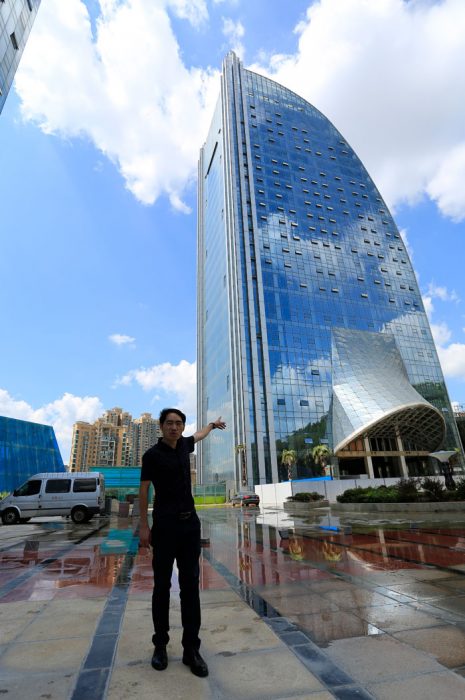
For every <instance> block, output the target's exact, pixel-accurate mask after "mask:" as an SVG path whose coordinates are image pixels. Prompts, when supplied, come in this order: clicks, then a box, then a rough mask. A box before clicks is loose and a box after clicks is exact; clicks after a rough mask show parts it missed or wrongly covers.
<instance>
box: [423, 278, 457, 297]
mask: <svg viewBox="0 0 465 700" xmlns="http://www.w3.org/2000/svg"><path fill="white" fill-rule="evenodd" d="M427 296H429V297H431V298H432V299H434V298H436V299H441V301H460V299H459V296H458V294H457V292H455V291H452V292H450V291H449V290H448V289H447V287H440V286H439V285H437V284H435V283H434V282H430V284H429V287H428V292H427Z"/></svg>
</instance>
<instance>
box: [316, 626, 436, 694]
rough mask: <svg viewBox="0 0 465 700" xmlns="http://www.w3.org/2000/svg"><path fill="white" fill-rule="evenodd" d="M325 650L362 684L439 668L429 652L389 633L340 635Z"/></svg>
mask: <svg viewBox="0 0 465 700" xmlns="http://www.w3.org/2000/svg"><path fill="white" fill-rule="evenodd" d="M325 651H326V653H327V654H328V655H329V656H330V658H331V659H332V660H333V662H334V663H335V664H336V665H337V666H339V667H340V668H342V669H344V670H345V671H346V672H347V673H348V674H349V675H350V676H352V678H354V680H356V681H358V682H359V683H362V684H365V683H367V682H373V681H381V680H392V679H396V678H398V677H399V676H402V675H408V674H410V675H413V674H416V673H425V672H430V673H431V672H438V671H440V670H441V669H442V667H441V666H440V665H439V664H438V662H437V661H435V659H433V658H432V657H431V656H428V655H427V654H425V653H423V652H420V651H417V650H416V649H411V648H410V647H409V646H408V645H407V644H402V643H400V642H399V640H396V639H393V638H392V637H390V636H389V635H375V636H371V637H362V638H359V639H342V640H338V641H335V642H333V643H331V644H330V645H329V646H328V647H327V648H326V650H325ZM398 697H402V696H398ZM405 697H406V696H405Z"/></svg>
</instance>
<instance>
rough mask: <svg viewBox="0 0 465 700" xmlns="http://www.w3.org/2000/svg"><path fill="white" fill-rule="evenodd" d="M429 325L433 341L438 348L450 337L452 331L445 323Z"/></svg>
mask: <svg viewBox="0 0 465 700" xmlns="http://www.w3.org/2000/svg"><path fill="white" fill-rule="evenodd" d="M430 326H431V333H432V334H433V338H434V342H435V343H436V346H437V347H438V348H439V347H442V346H443V345H445V344H446V343H448V342H449V340H450V339H451V338H452V333H451V330H450V328H449V326H448V325H447V323H431V324H430Z"/></svg>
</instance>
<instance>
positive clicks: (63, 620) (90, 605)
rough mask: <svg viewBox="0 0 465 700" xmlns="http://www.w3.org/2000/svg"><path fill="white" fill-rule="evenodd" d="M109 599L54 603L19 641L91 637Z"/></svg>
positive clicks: (50, 604)
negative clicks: (70, 603)
mask: <svg viewBox="0 0 465 700" xmlns="http://www.w3.org/2000/svg"><path fill="white" fill-rule="evenodd" d="M105 603H106V600H105V599H102V598H99V599H92V600H85V601H83V600H75V601H74V604H73V605H69V603H67V602H65V601H56V600H54V601H52V602H50V603H49V604H48V605H47V607H46V608H44V609H43V611H42V612H41V614H40V615H38V616H37V617H36V619H35V620H33V621H32V622H31V624H30V625H29V626H28V627H27V628H26V629H25V630H24V632H23V633H22V634H20V635H19V636H18V638H17V640H16V641H21V642H31V641H39V640H47V639H48V640H51V639H66V638H68V637H86V638H89V639H90V638H91V637H92V636H93V635H94V633H95V629H96V626H97V624H98V621H99V618H100V616H101V614H102V611H103V608H104V607H105Z"/></svg>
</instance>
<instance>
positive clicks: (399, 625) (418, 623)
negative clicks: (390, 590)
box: [351, 603, 442, 633]
mask: <svg viewBox="0 0 465 700" xmlns="http://www.w3.org/2000/svg"><path fill="white" fill-rule="evenodd" d="M351 613H352V614H353V615H356V616H357V617H360V618H361V619H362V620H366V622H369V623H370V624H371V625H375V626H376V627H378V628H379V629H381V630H383V632H389V633H392V632H398V631H401V630H409V629H418V628H422V627H425V628H431V627H435V626H436V625H440V624H442V622H441V620H440V619H438V618H437V617H434V616H433V615H428V614H426V613H424V612H421V611H419V610H416V609H414V608H411V607H409V606H408V605H398V604H397V603H393V604H392V605H379V606H375V607H371V608H354V609H353V610H351Z"/></svg>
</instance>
